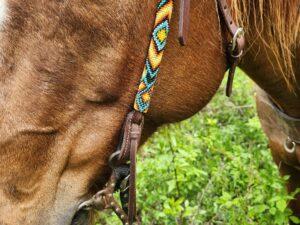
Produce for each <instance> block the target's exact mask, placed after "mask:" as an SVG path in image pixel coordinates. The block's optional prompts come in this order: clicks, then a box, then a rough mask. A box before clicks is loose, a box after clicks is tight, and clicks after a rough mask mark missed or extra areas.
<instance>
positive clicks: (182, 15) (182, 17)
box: [178, 0, 191, 46]
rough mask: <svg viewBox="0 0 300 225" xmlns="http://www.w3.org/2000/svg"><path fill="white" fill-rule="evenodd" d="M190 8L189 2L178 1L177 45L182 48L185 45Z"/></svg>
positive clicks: (186, 0)
mask: <svg viewBox="0 0 300 225" xmlns="http://www.w3.org/2000/svg"><path fill="white" fill-rule="evenodd" d="M190 7H191V0H180V12H179V34H178V36H179V38H178V39H179V43H180V44H181V45H182V46H185V45H186V44H187V37H188V32H189V24H190Z"/></svg>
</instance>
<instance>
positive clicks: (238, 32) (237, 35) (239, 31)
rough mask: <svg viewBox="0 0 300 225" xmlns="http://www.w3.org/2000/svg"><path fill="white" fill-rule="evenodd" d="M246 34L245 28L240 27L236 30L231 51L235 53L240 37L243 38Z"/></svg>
mask: <svg viewBox="0 0 300 225" xmlns="http://www.w3.org/2000/svg"><path fill="white" fill-rule="evenodd" d="M244 35H245V31H244V28H242V27H239V28H238V29H237V30H236V32H235V34H234V36H233V38H232V47H231V53H234V51H235V49H236V47H237V44H238V39H239V38H241V37H244ZM238 54H241V52H239V53H238Z"/></svg>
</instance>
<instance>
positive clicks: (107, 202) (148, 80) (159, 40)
mask: <svg viewBox="0 0 300 225" xmlns="http://www.w3.org/2000/svg"><path fill="white" fill-rule="evenodd" d="M215 1H217V4H218V7H219V11H220V12H221V15H222V16H223V18H224V20H225V22H226V26H227V28H228V30H229V32H230V34H231V36H232V38H233V39H232V41H231V43H230V44H229V46H228V52H227V53H228V54H227V55H228V65H229V68H230V70H229V78H228V85H227V91H226V93H227V95H230V93H231V88H232V80H233V76H234V72H235V69H236V67H237V65H238V63H239V62H240V59H241V57H242V55H243V48H244V44H245V40H244V36H243V35H244V33H243V30H242V28H239V27H237V26H236V24H235V23H234V21H233V20H232V16H231V13H230V9H229V7H228V5H227V1H226V0H215ZM173 7H174V1H173V0H159V3H158V5H157V11H156V17H155V23H154V28H153V31H152V35H151V40H150V46H149V50H148V54H147V58H146V62H145V67H144V70H143V74H142V78H141V79H140V83H139V87H138V91H137V94H136V97H135V101H134V107H133V108H134V110H133V111H131V112H130V113H128V115H127V117H126V119H125V122H124V125H123V129H122V132H121V139H120V141H119V146H118V148H117V150H116V151H115V153H113V154H112V155H111V157H110V159H109V165H110V167H111V169H112V176H111V178H110V180H109V182H108V183H107V184H106V187H105V188H104V189H103V190H101V191H99V192H98V193H97V194H95V195H94V196H93V197H92V198H91V199H89V200H88V201H86V202H84V203H82V204H81V205H80V206H79V210H89V209H99V210H103V209H112V210H113V211H114V212H115V213H116V214H117V216H118V217H119V218H120V219H121V221H122V222H123V224H124V225H132V224H141V220H140V218H139V217H138V216H137V212H136V153H137V149H138V147H139V144H140V139H141V134H142V130H143V124H144V114H145V113H147V112H148V110H149V107H150V101H151V96H152V94H153V90H154V86H155V83H156V80H157V75H158V73H159V68H160V64H161V62H162V58H163V54H164V50H165V48H166V44H167V37H168V34H169V32H170V21H171V17H172V13H173ZM189 11H190V0H180V18H179V42H180V44H181V45H185V44H186V42H187V35H188V24H189ZM116 191H119V192H120V200H121V206H120V205H119V203H118V201H116V200H115V198H114V195H113V194H114V193H115V192H116Z"/></svg>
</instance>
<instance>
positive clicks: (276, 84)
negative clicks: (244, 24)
mask: <svg viewBox="0 0 300 225" xmlns="http://www.w3.org/2000/svg"><path fill="white" fill-rule="evenodd" d="M259 35H261V34H258V33H257V35H251V36H250V35H249V36H248V37H247V41H248V43H249V46H250V47H249V51H248V52H247V54H246V55H245V57H244V60H243V62H242V64H241V68H242V69H244V70H245V72H246V73H247V74H248V75H249V76H250V77H251V78H252V79H253V80H254V81H255V82H256V83H257V84H258V85H259V86H260V87H261V88H262V89H263V90H264V91H266V92H267V93H268V95H269V96H270V97H271V98H272V99H273V101H275V103H276V104H277V105H278V106H279V107H280V108H282V110H284V111H285V112H286V113H288V114H289V115H291V116H295V117H300V97H299V96H300V90H299V88H297V87H296V84H295V83H294V84H292V88H291V89H294V90H289V88H288V86H287V83H286V81H285V79H284V77H283V75H282V71H281V69H280V67H279V66H278V61H277V59H276V57H275V55H274V53H273V51H272V50H271V49H270V48H268V47H266V44H265V43H264V41H263V40H262V39H261V38H259ZM263 38H264V37H263ZM266 40H267V38H266ZM281 60H283V59H281ZM294 60H295V62H297V61H298V62H299V61H300V48H299V47H298V49H297V50H296V58H295V59H294ZM294 66H295V68H294V70H295V77H296V80H297V81H298V82H300V66H299V65H296V64H294Z"/></svg>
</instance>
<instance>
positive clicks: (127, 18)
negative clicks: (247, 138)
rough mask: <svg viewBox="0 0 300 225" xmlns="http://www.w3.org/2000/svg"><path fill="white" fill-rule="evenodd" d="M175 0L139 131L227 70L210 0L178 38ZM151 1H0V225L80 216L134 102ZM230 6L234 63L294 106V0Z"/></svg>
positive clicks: (199, 95) (177, 110) (206, 97)
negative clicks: (240, 25)
mask: <svg viewBox="0 0 300 225" xmlns="http://www.w3.org/2000/svg"><path fill="white" fill-rule="evenodd" d="M178 2H179V0H176V1H175V15H174V17H173V22H172V25H171V28H172V32H171V34H170V37H169V40H168V48H167V51H166V54H165V58H164V62H163V65H162V68H161V71H162V72H161V74H160V77H159V81H158V84H157V86H156V89H155V94H154V96H153V100H152V105H151V109H150V112H149V113H148V114H147V117H146V122H145V131H144V133H143V134H144V136H143V140H146V139H147V138H148V137H149V136H150V135H151V134H152V133H153V132H154V131H155V130H156V129H157V127H159V126H161V125H162V124H164V123H170V122H175V121H180V120H182V119H185V118H188V117H190V116H191V115H193V114H195V113H196V112H198V111H199V110H201V109H202V108H203V107H204V106H205V105H206V104H207V103H208V102H209V101H210V99H211V98H212V96H213V95H214V94H215V92H216V90H217V89H218V87H219V85H220V82H221V80H222V78H223V74H224V72H225V69H226V59H225V54H224V52H225V51H224V47H223V43H224V42H227V40H225V39H226V38H225V37H226V31H225V30H223V29H222V27H223V26H222V22H221V25H220V19H219V17H218V12H217V9H216V3H215V1H210V0H199V1H192V2H191V4H192V5H191V21H190V32H189V41H188V45H187V46H186V47H180V46H179V44H178V42H177V40H176V39H177V38H176V34H177V21H178V7H176V5H178ZM242 2H243V4H242ZM156 3H157V1H156V0H140V1H134V0H122V1H109V0H103V1H84V0H61V1H53V0H51V1H49V0H48V1H46V0H39V1H38V0H27V1H23V0H1V1H0V11H1V16H0V22H1V33H0V34H1V35H0V38H1V40H0V49H1V64H0V65H1V66H0V103H1V104H0V137H1V139H0V151H1V154H0V159H1V164H0V192H1V198H0V224H3V225H4V224H5V225H18V224H22V225H29V224H30V225H39V224H44V225H68V224H72V223H73V224H87V222H88V218H87V215H86V214H80V215H78V216H77V217H76V218H75V220H73V217H74V214H75V213H76V211H77V208H78V206H79V205H80V204H81V203H82V202H83V201H84V200H86V199H87V197H89V196H90V195H91V194H93V193H94V192H95V191H96V190H99V189H100V188H101V187H102V186H103V185H104V184H105V182H106V181H107V179H108V177H109V174H110V170H109V168H108V165H107V164H108V163H107V162H108V157H109V155H110V154H111V153H112V152H113V151H114V150H115V148H116V145H117V142H118V136H119V132H120V129H121V127H122V123H123V120H124V118H125V116H126V113H127V112H128V110H129V109H130V108H131V107H132V104H133V101H134V96H135V93H136V89H137V84H138V80H139V78H140V74H141V72H142V69H143V66H144V60H145V52H146V50H147V47H148V41H149V40H148V39H149V38H148V37H149V32H150V31H151V28H152V24H153V20H154V12H155V6H156ZM232 5H233V7H234V8H235V12H236V15H237V17H240V18H242V20H241V21H243V22H244V25H245V27H246V30H247V32H248V35H247V36H248V37H247V38H248V41H249V47H250V49H251V50H250V51H248V52H247V54H246V56H245V60H244V62H243V63H242V68H244V69H245V70H246V71H247V72H248V73H249V74H250V76H251V77H252V78H253V79H254V80H255V81H256V82H257V83H258V84H259V85H260V86H261V87H262V88H263V89H264V90H265V91H266V92H267V93H268V94H269V95H270V96H272V99H274V101H275V102H276V103H277V104H278V105H279V106H280V107H282V108H283V109H284V110H285V111H286V112H287V113H289V114H290V115H293V116H300V115H299V114H300V111H299V108H298V105H299V104H298V101H299V98H297V97H296V96H297V95H295V94H294V93H297V92H298V89H297V88H293V87H295V84H296V81H297V78H299V65H294V62H296V61H297V56H295V55H296V53H297V52H299V32H298V31H299V11H298V10H299V2H298V0H290V1H280V0H272V1H271V0H255V1H251V0H246V1H242V0H239V1H232ZM270 21H273V22H274V24H273V23H272V24H271V23H270ZM283 21H285V22H283ZM222 37H223V38H222ZM293 52H295V54H294V57H293ZM296 66H298V67H296ZM287 84H289V85H287ZM287 86H288V87H289V88H290V89H287V88H286V87H287ZM288 90H293V91H294V92H293V91H288ZM274 143H276V142H274ZM279 144H280V145H278V146H279V147H278V148H277V149H279V150H280V149H281V142H280V143H279ZM274 146H275V145H274ZM274 149H275V148H274ZM277 152H279V151H275V150H274V155H275V156H279V154H276V153H277ZM277 158H278V159H279V160H278V161H280V158H279V157H277ZM289 169H290V170H291V171H292V172H293V173H294V174H295V179H297V176H296V172H295V171H293V169H292V168H289ZM11 212H13V213H11ZM72 220H73V222H72Z"/></svg>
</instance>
